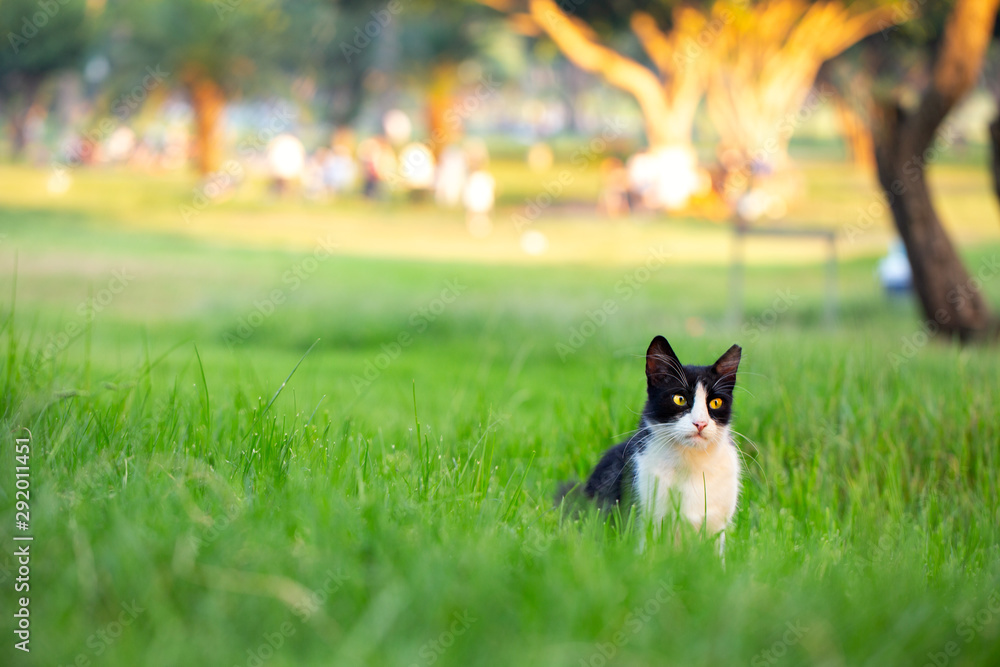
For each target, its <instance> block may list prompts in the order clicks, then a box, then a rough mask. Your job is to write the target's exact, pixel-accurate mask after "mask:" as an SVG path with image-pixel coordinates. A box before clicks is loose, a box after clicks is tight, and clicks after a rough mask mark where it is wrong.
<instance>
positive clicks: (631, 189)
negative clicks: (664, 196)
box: [625, 152, 656, 211]
mask: <svg viewBox="0 0 1000 667" xmlns="http://www.w3.org/2000/svg"><path fill="white" fill-rule="evenodd" d="M625 171H626V174H627V175H628V197H629V208H630V209H632V210H633V211H634V210H635V209H637V208H640V207H641V208H645V209H648V210H654V209H656V161H655V160H654V159H653V156H652V154H651V153H648V152H642V153H636V154H634V155H632V156H631V157H630V158H629V159H628V160H627V161H626V162H625Z"/></svg>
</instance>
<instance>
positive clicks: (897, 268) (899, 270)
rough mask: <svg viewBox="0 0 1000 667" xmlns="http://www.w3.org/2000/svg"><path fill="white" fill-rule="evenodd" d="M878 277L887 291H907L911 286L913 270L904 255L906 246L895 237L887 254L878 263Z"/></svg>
mask: <svg viewBox="0 0 1000 667" xmlns="http://www.w3.org/2000/svg"><path fill="white" fill-rule="evenodd" d="M877 271H878V277H879V280H880V281H881V282H882V287H884V288H885V289H886V291H888V292H889V293H903V292H909V291H910V289H912V287H913V271H912V270H911V268H910V260H909V258H908V257H907V255H906V246H904V245H903V242H902V241H901V240H900V239H896V240H895V241H893V242H892V244H891V245H890V246H889V254H888V255H886V256H885V257H883V258H882V260H881V261H879V263H878V269H877Z"/></svg>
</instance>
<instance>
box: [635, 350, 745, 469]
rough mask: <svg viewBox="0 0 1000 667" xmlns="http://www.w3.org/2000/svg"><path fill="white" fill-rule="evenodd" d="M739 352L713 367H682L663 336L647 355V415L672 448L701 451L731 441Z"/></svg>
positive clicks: (650, 422) (730, 354)
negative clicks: (728, 438)
mask: <svg viewBox="0 0 1000 667" xmlns="http://www.w3.org/2000/svg"><path fill="white" fill-rule="evenodd" d="M740 352H741V350H740V347H739V345H733V346H732V347H731V348H729V349H728V350H727V351H726V353H725V354H723V355H722V356H721V357H719V359H718V361H716V362H715V363H714V364H712V365H711V366H684V365H683V364H681V362H680V360H678V358H677V355H676V354H674V351H673V350H672V349H671V348H670V344H669V343H668V342H667V339H666V338H664V337H663V336H657V337H656V338H654V339H653V342H652V343H650V344H649V349H648V350H647V351H646V388H647V394H648V397H649V400H648V401H647V402H646V409H645V410H644V411H643V416H644V417H645V418H646V422H647V423H648V424H649V425H650V426H651V427H652V428H653V429H654V430H655V431H657V433H658V434H660V435H662V436H664V437H665V438H666V439H668V440H669V441H670V442H671V443H672V444H678V445H685V446H688V447H695V448H699V449H703V448H705V447H707V446H708V445H709V444H713V443H718V442H720V441H721V440H722V439H724V438H726V437H728V432H729V419H730V417H731V416H732V409H733V389H734V388H735V387H736V369H737V368H738V367H739V365H740Z"/></svg>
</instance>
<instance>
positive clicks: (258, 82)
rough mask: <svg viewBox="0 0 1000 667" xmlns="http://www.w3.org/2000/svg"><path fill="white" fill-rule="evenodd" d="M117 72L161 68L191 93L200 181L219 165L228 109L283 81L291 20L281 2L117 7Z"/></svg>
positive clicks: (138, 0) (113, 10) (164, 1)
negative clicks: (240, 98) (234, 102)
mask: <svg viewBox="0 0 1000 667" xmlns="http://www.w3.org/2000/svg"><path fill="white" fill-rule="evenodd" d="M112 4H113V5H114V6H113V7H112V6H109V12H108V14H109V16H110V17H112V18H113V27H112V34H113V35H114V36H118V37H120V39H119V41H118V44H119V46H120V47H121V49H120V51H119V53H117V54H116V55H117V57H115V58H114V59H113V62H114V64H115V66H116V67H117V68H120V69H135V70H137V71H141V70H144V69H145V68H146V67H153V68H159V70H160V71H164V72H166V76H167V77H168V78H169V79H170V81H171V82H172V83H174V84H178V85H180V86H182V87H183V88H184V90H185V91H186V92H187V95H188V99H189V100H190V102H191V107H192V109H193V111H194V124H195V128H194V147H193V155H192V157H193V158H194V160H195V163H196V165H197V168H198V170H199V171H200V172H201V173H202V174H208V173H210V172H213V171H216V170H217V169H218V168H219V165H220V163H221V155H222V153H221V150H222V143H221V121H222V114H223V111H224V109H225V105H226V102H227V101H229V100H231V99H233V98H235V97H237V96H239V95H242V94H245V93H249V92H253V91H255V90H262V89H264V86H265V84H267V83H269V82H274V81H276V80H279V79H280V74H281V72H282V69H281V67H280V65H281V64H282V63H283V62H288V59H289V58H290V57H291V56H289V55H288V54H289V47H290V46H291V45H293V44H294V40H293V39H290V38H289V37H290V36H289V34H288V26H289V24H290V19H289V18H288V17H287V16H286V15H285V14H284V13H283V11H282V4H281V2H279V1H278V0H112Z"/></svg>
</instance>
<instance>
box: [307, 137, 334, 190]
mask: <svg viewBox="0 0 1000 667" xmlns="http://www.w3.org/2000/svg"><path fill="white" fill-rule="evenodd" d="M328 152H329V151H328V150H327V149H326V148H324V147H322V146H321V147H320V148H318V149H317V150H316V152H315V153H313V154H312V155H310V156H309V158H308V159H307V160H306V164H305V167H304V168H303V170H302V193H303V194H304V195H305V197H306V199H313V200H323V199H325V198H326V195H327V188H326V181H325V179H324V178H323V164H324V163H325V162H326V159H327V153H328Z"/></svg>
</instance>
